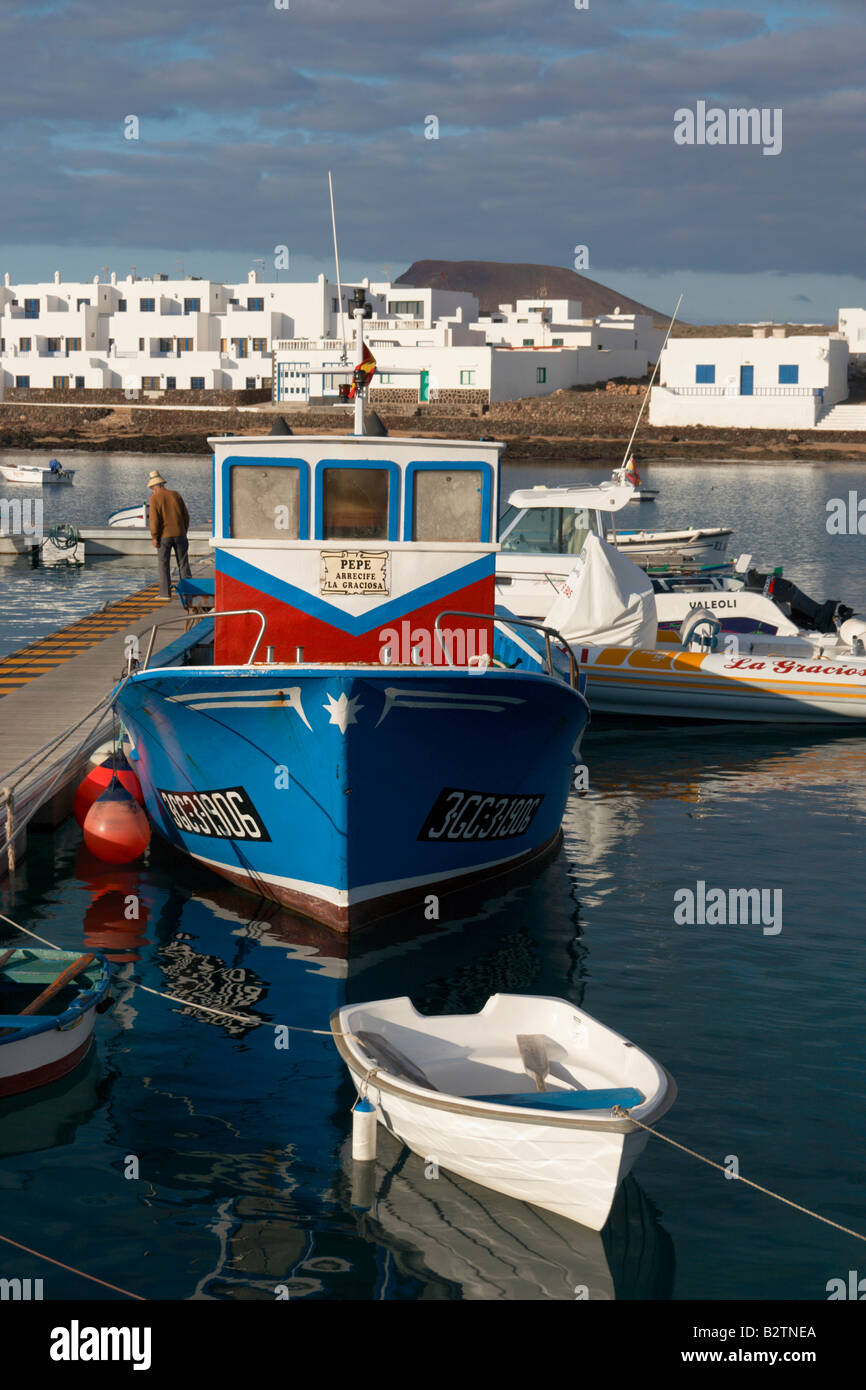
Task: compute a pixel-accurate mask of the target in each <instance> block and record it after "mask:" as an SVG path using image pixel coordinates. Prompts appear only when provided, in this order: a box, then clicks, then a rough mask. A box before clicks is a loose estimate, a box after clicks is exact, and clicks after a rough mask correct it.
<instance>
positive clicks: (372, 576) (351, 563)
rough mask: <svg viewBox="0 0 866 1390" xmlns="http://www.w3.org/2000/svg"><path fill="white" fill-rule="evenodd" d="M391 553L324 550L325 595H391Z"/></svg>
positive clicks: (323, 591) (323, 581) (322, 589)
mask: <svg viewBox="0 0 866 1390" xmlns="http://www.w3.org/2000/svg"><path fill="white" fill-rule="evenodd" d="M389 558H390V557H389V554H388V551H387V550H323V551H322V577H321V592H322V593H323V594H389V593H390V592H391V582H390V574H389V570H388V561H389Z"/></svg>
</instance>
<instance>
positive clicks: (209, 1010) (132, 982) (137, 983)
mask: <svg viewBox="0 0 866 1390" xmlns="http://www.w3.org/2000/svg"><path fill="white" fill-rule="evenodd" d="M0 920H2V921H4V922H8V923H9V925H10V927H15V929H16V931H20V932H23V933H24V935H25V936H32V937H33V939H34V941H41V943H42V945H43V946H50V947H51V950H52V951H59V950H62V949H63V948H62V947H61V946H58V945H56V943H55V942H53V941H48V940H47V938H46V937H44V936H40V935H39V934H38V932H35V931H31V930H30V928H29V927H22V926H21V923H20V922H14V921H13V920H12V918H11V917H7V916H6V914H5V912H0ZM113 983H114V985H115V986H116V987H117V988H121V987H122V986H123V985H129V986H130V987H132V988H134V989H143V990H144V992H145V994H155V995H156V997H157V998H158V999H167V1000H168V1001H169V1003H170V1004H182V1005H183V1007H184V1008H185V1009H200V1010H201V1011H202V1013H206V1014H216V1016H217V1017H218V1018H230V1019H232V1021H233V1022H235V1023H246V1024H249V1023H250V1022H251V1021H252V1020H251V1019H250V1017H249V1015H248V1014H246V1015H245V1014H233V1013H230V1012H229V1010H228V1009H215V1008H214V1007H213V1005H211V1004H199V1003H197V1002H196V1001H195V1000H193V999H181V998H179V996H178V995H176V994H166V993H165V991H164V990H161V989H154V988H153V987H152V986H151V985H146V984H144V982H143V981H141V980H136V979H135V977H134V976H131V977H130V978H129V979H125V980H115V981H113ZM256 1021H257V1022H263V1020H256ZM268 1026H270V1027H271V1028H273V1029H274V1031H276V1030H277V1029H278V1028H286V1029H287V1030H288V1031H289V1032H290V1033H315V1034H316V1036H317V1037H320V1038H330V1037H331V1030H330V1028H302V1027H301V1025H300V1024H299V1023H272V1024H270V1025H268V1024H265V1027H268Z"/></svg>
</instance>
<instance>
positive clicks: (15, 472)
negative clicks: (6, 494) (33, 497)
mask: <svg viewBox="0 0 866 1390" xmlns="http://www.w3.org/2000/svg"><path fill="white" fill-rule="evenodd" d="M0 477H2V478H4V479H5V481H6V482H7V483H24V484H26V485H27V486H29V487H42V486H43V485H44V484H48V483H71V482H72V480H73V478H74V477H75V469H74V468H64V467H63V466H62V464H61V463H60V461H59V460H58V459H52V460H51V462H50V464H49V465H48V467H47V468H42V467H40V466H39V465H38V464H35V463H19V464H11V463H0Z"/></svg>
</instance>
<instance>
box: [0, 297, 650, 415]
mask: <svg viewBox="0 0 866 1390" xmlns="http://www.w3.org/2000/svg"><path fill="white" fill-rule="evenodd" d="M357 288H362V289H363V290H364V293H365V296H366V299H367V301H368V303H369V304H370V307H371V309H372V314H373V316H372V318H370V319H368V320H367V321H366V328H365V337H366V339H367V341H368V342H369V344H370V347H371V350H372V351H373V354H374V356H375V357H376V359H377V362H378V363H379V371H378V374H377V376H376V378H375V380H374V383H373V399H378V400H379V401H381V402H387V400H388V399H389V398H390V400H391V402H392V403H396V402H397V401H398V400H399V401H401V402H405V401H408V400H414V401H428V400H435V399H436V398H437V397H444V398H446V399H448V398H451V399H462V400H465V401H471V402H476V401H502V400H512V399H515V398H517V397H523V396H534V395H547V394H549V393H550V392H551V391H555V390H558V389H560V388H562V387H569V386H576V385H591V384H593V383H594V382H597V381H606V380H609V379H610V378H612V377H632V378H637V377H642V376H643V375H644V374H645V373H646V370H647V364H648V362H650V361H654V360H655V357H656V355H657V353H658V349H659V347H660V345H661V340H662V337H663V335H662V334H661V333H660V332H659V331H658V330H656V329H653V327H652V320H651V319H650V318H649V317H648V316H643V315H638V316H635V315H627V314H623V315H620V314H611V315H606V316H605V317H603V318H599V319H594V320H593V319H583V318H581V305H580V303H578V302H573V301H569V300H552V299H541V300H518V301H517V304H516V306H512V305H502V306H500V309H499V311H498V312H497V313H496V314H493V315H485V316H483V317H480V316H479V313H478V301H477V299H476V298H475V297H474V296H473V295H471V294H466V293H463V292H459V291H452V290H447V289H432V288H411V287H406V286H401V285H392V284H390V283H388V282H375V283H371V282H370V281H369V280H363V281H362V282H361V284H360V286H359V287H357ZM355 289H356V286H355V285H354V284H346V285H343V286H342V287H341V291H342V295H341V292H340V290H338V287H337V286H336V285H335V284H334V283H333V282H331V281H329V280H328V278H327V276H325V275H319V277H318V279H317V280H314V281H309V282H306V283H294V282H286V283H280V282H276V283H274V282H263V281H261V280H260V279H259V276H258V275H257V273H256V272H255V271H251V272H250V273H249V275H248V276H247V279H246V281H244V282H243V283H240V284H228V283H221V282H217V281H212V280H203V279H200V278H198V277H195V276H187V277H185V278H174V279H172V278H170V277H169V276H167V275H154V276H151V277H146V276H139V275H137V274H136V273H135V271H134V270H133V271H131V272H130V273H129V274H128V275H127V276H126V278H125V279H119V278H118V277H117V275H116V274H112V275H111V276H110V278H109V279H108V280H100V279H99V277H98V276H97V277H94V279H93V281H92V282H70V281H67V282H63V281H62V278H61V275H60V273H59V272H57V273H55V276H54V280H53V282H49V283H39V284H35V283H34V284H15V285H13V284H12V282H11V279H10V276H9V275H8V274H7V275H6V276H5V277H4V282H3V284H2V285H0V399H3V398H7V399H8V398H9V396H10V393H13V392H14V393H15V396H16V397H17V398H19V399H24V398H26V396H27V394H31V395H32V394H33V393H48V394H49V395H50V396H52V397H53V395H54V394H55V393H63V392H66V391H71V392H76V391H78V392H82V391H83V392H98V393H114V397H117V393H120V392H123V393H124V394H125V396H126V397H127V398H128V399H130V400H134V399H140V400H143V401H147V400H151V399H164V398H165V397H170V396H171V395H172V394H173V393H187V392H206V393H212V392H234V391H244V390H250V391H261V390H263V389H267V390H271V391H272V394H273V397H274V399H275V400H277V401H280V402H283V403H292V402H295V403H297V404H304V403H307V402H310V401H322V402H328V401H329V400H331V399H334V398H336V397H337V396H338V394H339V386H340V383H341V382H345V381H348V380H349V379H350V376H351V370H352V368H353V367H354V365H355V347H354V342H355V324H354V321H353V319H352V317H351V306H352V301H353V296H354V291H355ZM36 398H38V396H37V397H36ZM109 398H112V397H111V396H109ZM121 398H122V397H121Z"/></svg>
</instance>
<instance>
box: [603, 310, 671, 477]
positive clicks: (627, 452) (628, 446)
mask: <svg viewBox="0 0 866 1390" xmlns="http://www.w3.org/2000/svg"><path fill="white" fill-rule="evenodd" d="M682 302H683V296H682V294H681V295H680V297H679V299H678V300H677V307H676V308H675V309H674V312H673V314H672V316H671V321H670V323H669V324H668V331H667V333H666V334H665V340H664V342H663V343H662V345H661V348H660V350H659V355H658V358H657V359H656V364H655V366H654V367H653V370H652V376H651V377H650V379H649V386H648V387H647V389H646V391H645V392H644V398H643V400H642V401H641V407H640V410H639V411H638V413H637V419H636V420H635V422H634V429H633V430H632V432H631V438H630V439H629V441H628V444H626V446H625V453H624V454H623V456H622V463H621V464H620V466H619V468H617V469H616V471H615V473H614V477H617V476H619V477H622V476H623V474H624V473H625V466H626V464H627V463H628V461H629V459H630V458H631V446H632V444H634V437H635V435H636V434H637V427H638V425H639V424H640V421H641V416H642V415H643V413H644V410H645V409H646V403H647V401H648V400H649V396H650V391H651V390H652V389H653V382H654V381H655V379H656V372H657V371H658V369H659V367H660V365H661V360H662V353H663V352H664V350H665V348H666V347H667V345H668V338H669V337H670V336H671V329H672V328H673V326H674V323H675V322H676V317H677V314H678V313H679V311H680V305H681V304H682Z"/></svg>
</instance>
